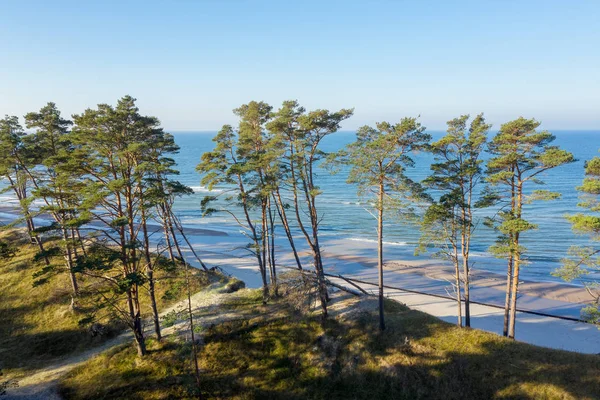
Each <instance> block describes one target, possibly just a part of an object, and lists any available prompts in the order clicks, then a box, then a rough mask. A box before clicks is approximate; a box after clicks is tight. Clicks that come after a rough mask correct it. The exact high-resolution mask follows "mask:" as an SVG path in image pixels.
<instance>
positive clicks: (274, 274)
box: [269, 199, 279, 297]
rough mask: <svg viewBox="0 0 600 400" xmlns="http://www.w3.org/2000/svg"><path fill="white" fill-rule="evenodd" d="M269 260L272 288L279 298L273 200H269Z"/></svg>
mask: <svg viewBox="0 0 600 400" xmlns="http://www.w3.org/2000/svg"><path fill="white" fill-rule="evenodd" d="M269 259H270V260H271V261H270V264H271V287H272V289H273V295H274V296H275V297H278V296H279V288H278V287H277V267H276V265H275V219H274V218H273V210H272V209H271V200H270V199H269Z"/></svg>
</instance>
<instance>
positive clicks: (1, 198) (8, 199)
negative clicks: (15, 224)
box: [0, 196, 19, 204]
mask: <svg viewBox="0 0 600 400" xmlns="http://www.w3.org/2000/svg"><path fill="white" fill-rule="evenodd" d="M18 202H19V200H17V198H16V197H13V196H0V204H2V203H18Z"/></svg>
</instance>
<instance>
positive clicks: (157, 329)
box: [141, 208, 162, 341]
mask: <svg viewBox="0 0 600 400" xmlns="http://www.w3.org/2000/svg"><path fill="white" fill-rule="evenodd" d="M141 216H142V234H143V235H144V258H145V259H146V275H147V276H148V291H149V292H150V307H151V308H152V320H153V322H154V332H156V339H157V340H158V341H160V340H161V339H162V334H161V332H160V319H159V315H158V306H157V305H156V292H155V289H154V266H153V264H152V257H151V256H150V239H149V237H148V226H147V224H146V211H145V210H144V209H143V208H142V215H141Z"/></svg>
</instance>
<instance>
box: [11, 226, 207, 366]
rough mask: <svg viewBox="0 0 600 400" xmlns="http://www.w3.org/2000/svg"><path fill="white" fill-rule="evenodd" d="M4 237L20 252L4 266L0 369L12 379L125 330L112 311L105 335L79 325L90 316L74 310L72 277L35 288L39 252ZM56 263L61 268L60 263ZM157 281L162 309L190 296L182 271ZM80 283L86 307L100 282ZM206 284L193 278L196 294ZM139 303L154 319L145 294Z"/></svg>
mask: <svg viewBox="0 0 600 400" xmlns="http://www.w3.org/2000/svg"><path fill="white" fill-rule="evenodd" d="M0 235H1V236H0V237H1V238H2V239H3V240H5V241H8V242H10V243H12V245H13V246H14V247H15V248H16V250H17V251H16V254H15V256H14V257H12V258H10V259H8V260H0V368H2V370H3V372H4V373H5V374H6V375H7V376H10V375H14V374H23V373H26V372H27V371H28V370H32V369H35V368H38V367H41V366H43V365H45V364H47V363H49V362H51V361H52V360H54V359H55V358H56V357H65V356H68V355H70V354H74V353H77V352H80V351H82V350H85V349H88V348H90V347H93V346H96V345H99V344H101V343H103V342H104V341H106V340H108V339H110V338H111V337H114V336H116V335H117V334H118V333H120V332H122V331H123V330H124V329H125V326H124V325H123V324H122V323H119V322H117V321H116V320H115V319H113V318H111V316H110V313H108V310H107V312H104V313H103V314H101V315H102V316H101V318H100V322H101V323H102V324H103V325H104V334H103V335H101V336H92V335H91V334H90V333H89V331H88V327H89V325H83V326H81V325H80V324H79V321H80V320H81V319H82V318H84V317H85V316H86V310H85V309H84V310H76V311H72V310H71V309H70V300H71V299H70V291H69V288H70V283H69V281H68V277H67V275H66V274H57V275H56V276H53V277H52V278H51V279H49V281H48V282H47V283H45V284H43V285H40V286H36V287H34V285H33V282H34V278H33V274H34V272H36V271H38V270H39V269H40V268H41V267H42V266H43V262H42V261H34V255H35V253H36V251H37V248H36V247H35V246H33V245H31V244H29V242H28V241H27V240H26V238H25V237H24V236H23V235H22V234H21V233H19V232H18V231H12V232H3V233H1V234H0ZM53 261H55V262H56V263H60V262H62V260H60V259H57V260H53ZM156 277H157V284H156V291H157V302H158V307H159V309H162V308H164V307H166V306H168V305H169V304H172V303H174V302H175V301H177V300H178V299H181V298H183V297H184V295H185V293H186V291H185V287H184V281H183V279H182V274H181V271H179V272H178V271H175V272H166V271H157V273H156ZM167 278H168V279H167ZM78 279H79V282H80V287H81V289H82V295H81V303H82V305H84V306H85V305H86V302H87V301H88V300H89V293H88V292H86V289H85V288H86V287H87V286H88V285H90V284H93V283H94V284H98V281H95V280H94V279H92V278H87V277H84V276H80V275H78ZM207 283H208V282H207V278H206V276H205V275H203V274H194V279H193V290H194V291H198V290H200V288H202V287H204V286H205V285H206V284H207ZM140 299H141V302H142V309H143V310H144V311H145V315H144V317H149V315H150V307H149V296H148V295H147V292H146V290H145V289H143V290H142V293H141V296H140ZM82 308H85V307H82Z"/></svg>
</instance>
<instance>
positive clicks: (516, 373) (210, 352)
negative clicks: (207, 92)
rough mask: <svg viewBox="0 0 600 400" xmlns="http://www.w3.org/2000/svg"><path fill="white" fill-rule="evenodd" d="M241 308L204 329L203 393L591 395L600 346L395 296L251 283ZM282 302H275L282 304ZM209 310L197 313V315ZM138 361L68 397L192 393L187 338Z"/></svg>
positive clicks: (112, 362)
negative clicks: (367, 307) (365, 298)
mask: <svg viewBox="0 0 600 400" xmlns="http://www.w3.org/2000/svg"><path fill="white" fill-rule="evenodd" d="M232 305H234V306H235V307H236V308H237V309H238V310H243V309H246V311H249V310H252V309H257V308H258V309H260V311H261V312H260V314H259V315H256V314H253V313H250V312H249V313H248V314H247V315H251V317H249V318H246V319H239V320H236V321H230V322H226V323H223V324H220V325H217V326H213V327H212V328H210V329H207V330H206V331H205V332H204V333H205V344H204V346H203V347H202V349H201V351H200V354H199V358H200V366H201V370H202V372H201V378H202V383H201V391H202V394H203V395H204V396H205V397H206V398H233V399H265V398H280V399H295V398H311V399H328V400H330V399H488V398H530V399H544V398H548V399H594V398H598V397H599V396H600V357H598V356H593V355H581V354H576V353H570V352H563V351H556V350H550V349H545V348H540V347H536V346H531V345H527V344H523V343H519V342H514V341H509V340H507V339H504V338H502V337H499V336H496V335H493V334H490V333H486V332H482V331H478V330H471V329H459V328H457V327H455V326H454V325H451V324H448V323H445V322H443V321H440V320H438V319H436V318H434V317H431V316H429V315H426V314H424V313H421V312H418V311H414V310H409V309H408V308H406V307H405V306H403V305H400V304H398V303H388V304H386V311H387V326H388V328H387V329H386V331H385V332H383V333H381V332H379V331H378V329H377V316H376V313H362V314H358V316H357V317H355V318H353V319H350V320H334V319H330V320H329V321H326V322H325V323H324V324H322V323H321V321H320V318H319V316H318V315H306V314H301V313H299V312H298V311H295V309H294V308H293V307H290V306H289V305H288V304H287V303H286V300H285V299H281V300H278V301H273V302H271V303H270V304H269V305H267V306H264V307H263V306H262V305H261V296H260V293H259V294H258V295H257V294H256V293H253V292H249V294H248V295H247V296H246V297H244V298H241V299H237V300H236V301H235V303H230V304H229V305H227V307H231V306H232ZM274 311H276V312H274ZM199 317H200V318H201V316H199ZM151 348H152V352H151V354H150V355H149V357H148V358H147V359H144V360H143V361H139V359H137V358H136V357H135V351H134V350H133V349H132V348H130V347H125V348H121V349H119V350H115V351H112V352H110V353H108V354H104V355H102V356H100V357H98V358H96V359H94V360H93V361H91V362H88V363H87V364H86V365H84V366H82V367H79V368H77V369H76V370H75V371H73V372H72V373H70V374H69V375H68V376H67V377H66V379H65V380H63V382H62V384H61V387H62V391H63V394H64V395H65V396H66V398H69V399H85V398H97V399H108V398H121V399H126V398H127V399H136V398H140V399H141V398H148V399H155V398H156V399H159V398H161V399H162V398H194V396H196V395H197V394H198V392H197V390H198V389H197V388H196V385H195V381H194V379H193V375H192V372H191V371H192V369H191V362H190V353H189V352H190V345H189V343H186V342H184V341H182V340H181V341H180V339H174V338H171V339H170V341H169V342H168V343H165V344H162V345H157V344H153V346H152V347H151Z"/></svg>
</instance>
